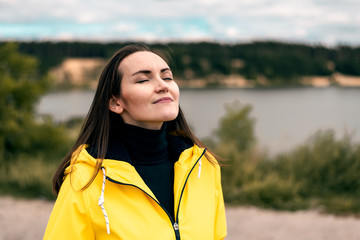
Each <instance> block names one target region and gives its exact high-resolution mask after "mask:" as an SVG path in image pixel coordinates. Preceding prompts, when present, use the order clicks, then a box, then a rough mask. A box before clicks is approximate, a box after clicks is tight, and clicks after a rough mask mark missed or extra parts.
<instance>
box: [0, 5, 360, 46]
mask: <svg viewBox="0 0 360 240" xmlns="http://www.w3.org/2000/svg"><path fill="white" fill-rule="evenodd" d="M359 9H360V1H358V0H342V1H338V0H302V1H298V0H241V1H238V0H228V1H221V0H180V1H175V0H132V1H125V0H122V1H118V0H103V1H97V0H62V1H54V0H0V35H1V36H2V38H13V37H19V38H21V32H23V34H24V35H23V38H28V37H33V38H35V39H36V37H41V36H43V35H44V34H43V33H45V35H46V36H50V37H61V38H75V39H76V38H86V37H87V34H89V35H88V36H89V37H91V38H98V37H112V38H116V37H119V38H120V37H128V38H138V37H144V38H145V39H159V40H161V39H169V38H171V39H176V38H178V39H185V38H192V39H193V38H199V39H201V38H206V39H221V40H226V39H228V40H230V41H232V40H236V39H243V38H248V39H253V38H269V37H271V38H289V39H291V38H294V39H299V38H300V39H302V40H304V41H310V42H311V41H325V42H339V41H348V42H354V43H356V42H357V43H360V39H359V38H358V35H359V32H360V29H359V28H360V17H359V16H360V15H359V14H358V13H357V11H358V10H359ZM26 24H27V25H26ZM25 25H26V26H27V29H26V30H23V31H21V29H20V28H23V27H24V26H25ZM41 25H42V27H41V28H42V30H41V31H40V30H38V28H39V26H41ZM12 28H16V29H18V30H16V31H14V30H12ZM346 29H350V30H348V32H346V31H347V30H346ZM14 32H16V35H12V34H13V33H14ZM329 39H331V40H329Z"/></svg>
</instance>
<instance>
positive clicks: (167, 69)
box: [131, 68, 171, 76]
mask: <svg viewBox="0 0 360 240" xmlns="http://www.w3.org/2000/svg"><path fill="white" fill-rule="evenodd" d="M166 71H170V72H171V69H170V68H163V69H161V70H160V72H161V73H163V72H166ZM140 73H143V74H149V73H151V71H150V70H140V71H137V72H136V73H133V74H132V75H131V76H134V75H136V74H140Z"/></svg>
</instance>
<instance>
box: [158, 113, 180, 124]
mask: <svg viewBox="0 0 360 240" xmlns="http://www.w3.org/2000/svg"><path fill="white" fill-rule="evenodd" d="M178 114H179V112H174V113H167V114H164V115H163V117H162V119H161V121H163V122H168V121H172V120H174V119H175V118H176V117H177V116H178Z"/></svg>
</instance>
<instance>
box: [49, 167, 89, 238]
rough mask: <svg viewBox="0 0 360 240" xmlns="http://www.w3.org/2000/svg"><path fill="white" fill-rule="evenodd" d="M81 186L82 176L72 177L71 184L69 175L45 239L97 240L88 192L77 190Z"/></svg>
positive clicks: (59, 196) (57, 201) (53, 211)
mask: <svg viewBox="0 0 360 240" xmlns="http://www.w3.org/2000/svg"><path fill="white" fill-rule="evenodd" d="M77 175H78V174H77ZM81 185H82V184H81V179H80V176H77V177H75V176H72V177H71V182H70V174H69V175H67V177H66V178H65V181H64V182H63V184H62V186H61V189H60V192H59V195H58V197H57V200H56V202H55V205H54V208H53V210H52V213H51V215H50V219H49V222H48V224H47V227H46V231H45V235H44V239H51V240H56V239H62V240H63V239H77V240H81V239H86V240H90V239H95V234H94V230H93V228H92V225H91V221H90V216H89V211H88V209H89V208H88V202H87V198H86V191H79V190H75V189H76V186H81Z"/></svg>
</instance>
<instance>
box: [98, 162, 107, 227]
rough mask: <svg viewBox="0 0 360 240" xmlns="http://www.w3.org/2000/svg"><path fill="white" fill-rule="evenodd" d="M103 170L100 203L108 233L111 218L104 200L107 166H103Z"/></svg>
mask: <svg viewBox="0 0 360 240" xmlns="http://www.w3.org/2000/svg"><path fill="white" fill-rule="evenodd" d="M101 170H102V172H103V183H102V188H101V195H100V197H99V201H98V205H99V206H100V207H101V210H102V212H103V214H104V218H105V223H106V230H107V234H110V225H109V218H108V215H107V214H106V211H105V207H104V202H105V198H104V192H105V180H106V174H105V168H104V167H101Z"/></svg>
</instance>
